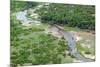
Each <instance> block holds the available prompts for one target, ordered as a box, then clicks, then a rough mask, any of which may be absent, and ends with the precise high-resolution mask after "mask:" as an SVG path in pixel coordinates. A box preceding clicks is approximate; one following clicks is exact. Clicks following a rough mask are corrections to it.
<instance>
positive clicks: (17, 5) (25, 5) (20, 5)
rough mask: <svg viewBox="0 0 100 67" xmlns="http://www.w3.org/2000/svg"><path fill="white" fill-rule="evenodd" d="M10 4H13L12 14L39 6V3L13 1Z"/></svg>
mask: <svg viewBox="0 0 100 67" xmlns="http://www.w3.org/2000/svg"><path fill="white" fill-rule="evenodd" d="M10 4H11V7H10V10H11V12H17V11H22V10H25V9H29V8H34V7H35V6H37V5H38V3H36V2H30V1H29V2H28V1H13V0H12V1H11V2H10Z"/></svg>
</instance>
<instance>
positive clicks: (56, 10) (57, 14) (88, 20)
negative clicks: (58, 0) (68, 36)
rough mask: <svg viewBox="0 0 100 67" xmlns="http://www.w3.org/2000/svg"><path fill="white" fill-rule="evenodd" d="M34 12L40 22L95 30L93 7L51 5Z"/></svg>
mask: <svg viewBox="0 0 100 67" xmlns="http://www.w3.org/2000/svg"><path fill="white" fill-rule="evenodd" d="M36 12H38V13H39V14H40V16H41V19H42V22H47V23H50V24H55V23H56V24H68V26H71V27H78V28H81V29H90V30H94V29H95V16H94V15H95V6H90V5H84V6H83V5H71V4H55V3H52V4H50V5H49V6H44V7H43V8H41V9H40V10H38V11H36Z"/></svg>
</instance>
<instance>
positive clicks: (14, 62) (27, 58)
mask: <svg viewBox="0 0 100 67" xmlns="http://www.w3.org/2000/svg"><path fill="white" fill-rule="evenodd" d="M38 4H40V3H36V2H27V1H25V2H23V1H13V0H11V20H10V23H11V24H10V27H11V28H10V30H11V31H10V34H11V38H10V41H11V66H12V67H16V66H18V65H25V64H29V65H40V64H60V63H70V62H73V59H74V57H73V56H71V55H70V54H68V55H66V51H68V50H69V48H68V44H67V42H66V41H65V39H64V37H62V38H61V39H58V38H57V37H54V36H53V35H51V34H46V33H44V31H45V30H46V29H48V28H49V27H50V25H49V24H62V25H63V24H64V29H65V30H67V31H76V32H80V31H82V29H89V30H94V29H95V16H94V14H95V11H94V10H95V7H94V6H89V5H84V6H82V5H66V4H54V3H52V4H50V5H49V6H48V5H44V7H42V8H41V9H39V10H37V11H36V13H38V14H39V15H40V16H41V17H40V18H39V19H41V22H42V23H41V25H34V24H32V25H30V26H23V25H22V22H21V21H18V20H16V12H18V11H23V10H28V9H29V8H32V9H34V7H35V6H37V5H38ZM29 16H30V15H29ZM31 18H32V17H31ZM79 28H82V29H79ZM77 49H78V51H79V52H80V53H81V54H82V52H84V53H85V54H93V55H94V52H92V50H90V49H88V48H87V47H83V46H81V43H77Z"/></svg>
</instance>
